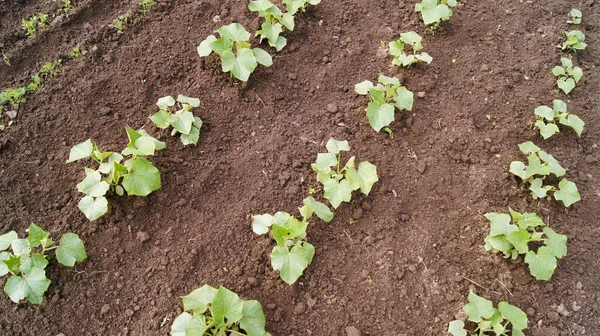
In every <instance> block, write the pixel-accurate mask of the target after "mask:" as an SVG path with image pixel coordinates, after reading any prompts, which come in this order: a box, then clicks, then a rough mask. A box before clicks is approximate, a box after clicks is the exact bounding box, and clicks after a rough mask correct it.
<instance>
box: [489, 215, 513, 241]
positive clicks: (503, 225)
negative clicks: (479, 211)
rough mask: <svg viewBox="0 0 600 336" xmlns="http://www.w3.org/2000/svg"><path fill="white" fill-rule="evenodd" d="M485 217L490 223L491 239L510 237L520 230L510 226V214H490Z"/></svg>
mask: <svg viewBox="0 0 600 336" xmlns="http://www.w3.org/2000/svg"><path fill="white" fill-rule="evenodd" d="M484 216H485V218H487V219H488V220H489V221H490V234H489V236H490V237H496V236H500V235H504V236H508V235H509V234H511V233H513V232H515V231H517V230H519V228H517V227H516V226H514V225H511V224H510V215H508V214H503V213H495V212H490V213H486V214H485V215H484Z"/></svg>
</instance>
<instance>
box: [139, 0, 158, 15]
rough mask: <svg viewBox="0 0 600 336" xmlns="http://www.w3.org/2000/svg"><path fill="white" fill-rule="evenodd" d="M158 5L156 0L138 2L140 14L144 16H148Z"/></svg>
mask: <svg viewBox="0 0 600 336" xmlns="http://www.w3.org/2000/svg"><path fill="white" fill-rule="evenodd" d="M155 4H156V2H154V0H140V1H139V2H138V8H139V10H138V11H139V12H140V13H142V14H146V13H148V12H149V11H150V10H151V9H152V7H153V6H154V5H155Z"/></svg>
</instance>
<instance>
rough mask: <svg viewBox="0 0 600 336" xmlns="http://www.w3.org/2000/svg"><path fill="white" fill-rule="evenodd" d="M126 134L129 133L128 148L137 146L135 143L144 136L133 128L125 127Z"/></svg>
mask: <svg viewBox="0 0 600 336" xmlns="http://www.w3.org/2000/svg"><path fill="white" fill-rule="evenodd" d="M125 132H126V133H127V138H128V139H129V143H128V144H127V147H132V146H135V141H136V140H137V139H139V138H141V137H142V134H141V133H140V132H138V131H136V130H134V129H133V128H131V127H125Z"/></svg>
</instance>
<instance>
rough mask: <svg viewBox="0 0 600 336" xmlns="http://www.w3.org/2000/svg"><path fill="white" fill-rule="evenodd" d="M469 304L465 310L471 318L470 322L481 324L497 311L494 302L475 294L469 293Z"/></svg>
mask: <svg viewBox="0 0 600 336" xmlns="http://www.w3.org/2000/svg"><path fill="white" fill-rule="evenodd" d="M468 299H469V303H468V304H466V305H465V306H464V308H463V310H464V311H465V313H467V315H468V316H469V321H472V322H475V323H479V322H481V320H482V319H488V318H490V317H492V315H494V313H495V312H496V309H494V305H493V304H492V301H489V300H486V299H484V298H482V297H480V296H478V295H477V294H475V293H473V292H469V297H468Z"/></svg>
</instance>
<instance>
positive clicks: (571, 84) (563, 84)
mask: <svg viewBox="0 0 600 336" xmlns="http://www.w3.org/2000/svg"><path fill="white" fill-rule="evenodd" d="M560 63H561V65H557V66H555V67H554V68H553V69H552V74H553V75H554V76H555V77H557V80H556V86H558V88H559V89H561V90H563V92H564V93H565V94H569V93H570V92H571V91H573V89H574V88H575V86H576V84H577V83H579V81H580V80H581V77H583V70H582V69H581V68H580V67H578V66H576V67H573V61H571V59H569V58H567V57H561V58H560Z"/></svg>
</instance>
